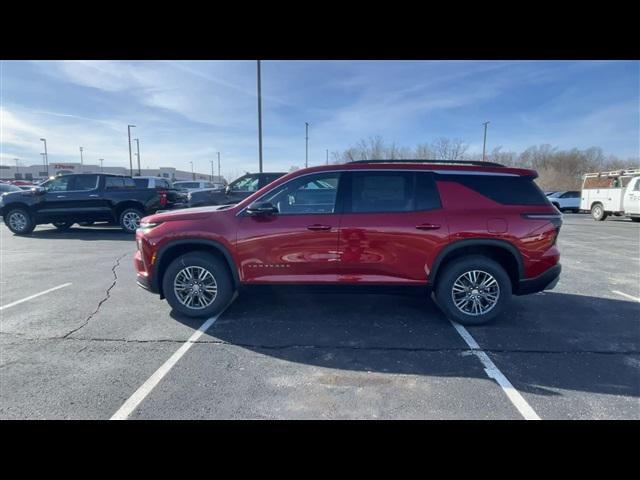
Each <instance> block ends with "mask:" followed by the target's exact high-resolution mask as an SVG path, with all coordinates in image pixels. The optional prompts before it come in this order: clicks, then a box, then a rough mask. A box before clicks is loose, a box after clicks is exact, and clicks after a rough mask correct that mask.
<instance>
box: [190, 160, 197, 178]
mask: <svg viewBox="0 0 640 480" xmlns="http://www.w3.org/2000/svg"><path fill="white" fill-rule="evenodd" d="M189 163H190V164H191V176H192V177H193V180H195V179H196V174H195V172H194V171H193V162H189Z"/></svg>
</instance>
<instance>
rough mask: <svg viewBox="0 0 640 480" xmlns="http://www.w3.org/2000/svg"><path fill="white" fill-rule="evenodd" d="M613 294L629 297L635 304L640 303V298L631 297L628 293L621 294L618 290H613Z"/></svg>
mask: <svg viewBox="0 0 640 480" xmlns="http://www.w3.org/2000/svg"><path fill="white" fill-rule="evenodd" d="M611 291H612V292H613V293H617V294H618V295H622V296H623V297H627V298H629V299H631V300H633V301H635V302H640V298H638V297H634V296H632V295H629V294H628V293H623V292H619V291H618V290H611Z"/></svg>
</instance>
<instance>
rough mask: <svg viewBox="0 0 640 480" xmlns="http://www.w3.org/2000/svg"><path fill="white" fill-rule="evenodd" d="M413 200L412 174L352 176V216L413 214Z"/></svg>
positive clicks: (391, 173)
mask: <svg viewBox="0 0 640 480" xmlns="http://www.w3.org/2000/svg"><path fill="white" fill-rule="evenodd" d="M413 197H414V174H413V172H353V173H352V177H351V195H350V198H349V200H350V203H351V205H350V206H351V208H350V211H351V212H352V213H376V212H409V211H411V210H413V203H414V202H413ZM347 208H348V207H347Z"/></svg>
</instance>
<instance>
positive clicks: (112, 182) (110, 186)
mask: <svg viewBox="0 0 640 480" xmlns="http://www.w3.org/2000/svg"><path fill="white" fill-rule="evenodd" d="M127 180H128V182H127V183H125V181H127ZM125 186H127V187H135V186H136V184H135V182H134V181H133V179H132V178H125V177H105V180H104V188H105V189H106V190H114V189H118V188H125Z"/></svg>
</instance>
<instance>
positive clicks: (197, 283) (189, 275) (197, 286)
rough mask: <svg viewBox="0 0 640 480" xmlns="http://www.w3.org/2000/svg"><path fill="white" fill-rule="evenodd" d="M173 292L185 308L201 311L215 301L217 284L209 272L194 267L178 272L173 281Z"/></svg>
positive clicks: (202, 268)
mask: <svg viewBox="0 0 640 480" xmlns="http://www.w3.org/2000/svg"><path fill="white" fill-rule="evenodd" d="M173 291H174V293H175V295H176V298H177V299H178V301H179V302H180V303H181V304H182V305H184V306H185V307H187V308H191V309H194V310H202V309H203V308H207V307H208V306H209V305H211V304H212V303H213V302H214V301H215V299H216V297H217V296H218V284H217V282H216V279H215V277H214V276H213V274H212V273H211V272H210V271H209V270H207V269H206V268H204V267H198V266H195V265H194V266H190V267H185V268H183V269H182V270H180V271H179V272H178V274H177V275H176V277H175V279H174V281H173Z"/></svg>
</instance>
